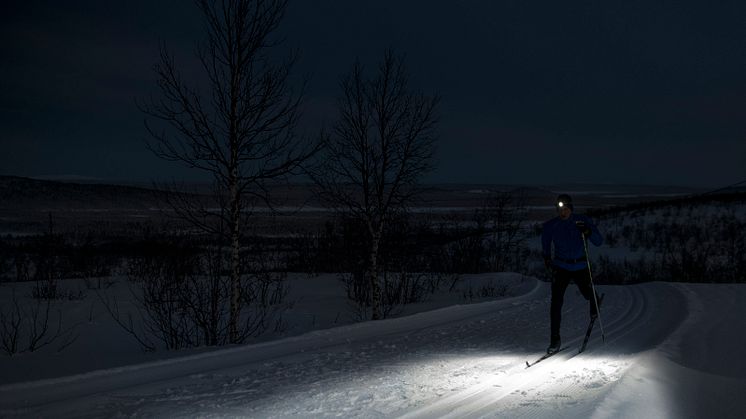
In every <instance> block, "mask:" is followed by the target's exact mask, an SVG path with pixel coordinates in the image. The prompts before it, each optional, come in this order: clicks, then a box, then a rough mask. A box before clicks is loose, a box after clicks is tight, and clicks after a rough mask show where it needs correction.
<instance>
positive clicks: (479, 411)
mask: <svg viewBox="0 0 746 419" xmlns="http://www.w3.org/2000/svg"><path fill="white" fill-rule="evenodd" d="M616 289H618V290H621V291H622V292H623V295H622V292H620V293H615V298H616V299H617V301H615V303H614V304H615V305H616V306H618V305H619V304H624V305H625V306H626V309H625V310H624V312H623V313H621V314H618V315H615V316H614V317H612V320H611V321H610V322H609V319H606V320H607V323H605V324H604V330H605V332H606V336H607V343H612V342H615V341H617V340H619V339H621V338H622V337H623V336H624V335H626V334H627V333H631V332H632V331H633V330H629V329H630V325H634V324H638V322H639V321H640V318H641V317H645V313H646V310H645V307H646V306H647V305H648V304H647V298H646V296H645V293H644V292H642V291H641V290H639V289H637V287H618V288H616ZM620 297H625V302H626V304H625V303H622V302H619V301H618V300H621V298H620ZM602 316H603V311H602ZM602 320H603V319H602ZM620 332H622V334H621V335H618V333H620ZM582 339H583V336H579V337H575V338H572V339H570V341H569V342H568V345H569V346H570V348H568V349H567V353H564V354H562V353H561V354H558V355H556V356H554V357H552V358H549V359H547V360H544V361H543V362H541V363H540V364H538V365H535V366H532V367H531V368H530V369H526V368H525V364H522V365H520V366H518V367H513V368H510V369H509V370H508V373H507V374H506V375H505V376H503V377H500V379H499V381H497V382H490V383H488V384H487V385H479V386H475V387H472V388H467V389H464V390H462V391H460V392H458V393H455V394H451V395H449V396H447V397H446V398H443V399H439V400H437V401H435V402H434V403H432V404H429V405H426V406H423V407H421V408H418V409H416V410H413V411H410V412H407V413H404V414H403V415H402V416H401V417H402V418H429V417H443V418H478V417H495V416H494V415H495V414H496V404H497V403H499V402H500V401H501V400H502V399H504V398H506V397H509V396H511V395H514V394H517V393H518V394H521V390H524V393H526V394H527V393H528V392H526V391H525V389H533V387H537V382H538V381H542V380H544V379H545V376H544V375H542V374H540V373H539V372H540V371H544V370H548V369H550V368H551V366H553V365H555V364H559V363H560V362H569V361H570V360H572V359H573V358H575V357H577V356H578V355H580V354H578V353H577V348H576V346H577V344H579V343H580V342H582ZM600 341H601V337H600V328H596V327H594V334H593V336H592V337H591V339H590V341H589V344H588V348H587V349H586V351H585V352H584V353H583V355H586V354H588V353H593V352H596V351H597V350H598V348H597V347H596V346H597V345H598V344H599V343H600ZM573 351H574V352H573ZM538 356H540V355H537V357H538ZM516 381H517V382H516ZM496 389H497V390H496ZM561 389H562V390H566V391H563V392H565V393H568V394H578V393H579V390H581V389H580V386H579V385H575V384H570V385H566V386H563V387H561ZM553 390H554V389H553ZM531 411H532V410H531V409H530V410H528V411H525V410H521V412H520V417H529V418H530V417H537V415H538V416H541V415H540V413H541V412H543V413H546V412H545V411H541V410H537V411H536V412H535V413H536V414H532V413H531ZM524 413H525V415H524ZM511 417H513V416H511Z"/></svg>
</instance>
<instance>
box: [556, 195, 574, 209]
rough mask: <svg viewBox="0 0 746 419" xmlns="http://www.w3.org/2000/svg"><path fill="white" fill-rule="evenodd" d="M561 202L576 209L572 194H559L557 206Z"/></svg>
mask: <svg viewBox="0 0 746 419" xmlns="http://www.w3.org/2000/svg"><path fill="white" fill-rule="evenodd" d="M560 202H561V203H562V205H566V206H568V207H570V209H574V208H573V206H572V198H571V197H570V195H567V194H561V195H560V196H558V197H557V206H559V204H560Z"/></svg>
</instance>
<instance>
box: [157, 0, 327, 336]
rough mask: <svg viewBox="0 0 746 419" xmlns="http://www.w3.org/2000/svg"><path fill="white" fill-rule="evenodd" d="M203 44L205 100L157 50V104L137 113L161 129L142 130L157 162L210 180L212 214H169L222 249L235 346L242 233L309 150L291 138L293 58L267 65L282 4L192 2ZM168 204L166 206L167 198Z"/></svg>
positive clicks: (282, 0)
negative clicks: (226, 255) (217, 240)
mask: <svg viewBox="0 0 746 419" xmlns="http://www.w3.org/2000/svg"><path fill="white" fill-rule="evenodd" d="M197 5H198V6H199V8H200V10H201V12H202V14H203V16H204V21H205V23H206V32H207V42H206V44H205V45H204V46H203V47H202V48H200V49H199V51H198V58H199V60H200V62H201V65H202V69H203V70H204V72H205V74H206V76H207V81H208V83H207V88H206V90H207V93H206V94H201V92H200V90H199V89H198V88H197V87H196V86H198V85H199V84H198V83H196V82H195V83H193V84H191V85H190V84H189V83H187V82H185V81H184V80H183V79H182V77H181V75H180V74H179V71H178V68H177V65H176V64H175V62H174V59H173V58H172V56H171V55H170V54H169V53H168V52H167V51H166V50H165V49H163V50H162V52H161V59H160V62H159V63H158V64H157V65H156V67H155V71H156V73H157V75H158V77H159V80H158V86H159V88H160V98H159V99H151V101H150V102H149V104H148V105H146V106H144V107H143V111H144V112H145V113H146V114H147V115H149V116H151V117H154V118H156V120H159V121H161V122H165V123H166V124H165V125H166V128H170V129H168V130H165V131H164V130H158V129H156V128H155V127H154V126H153V124H152V123H149V122H148V121H146V125H147V128H148V131H149V133H150V134H151V136H152V138H153V140H152V141H151V142H150V144H149V147H150V149H151V150H152V151H153V152H154V153H155V154H156V155H157V156H159V157H161V158H163V159H165V160H169V161H176V162H181V163H183V164H185V165H186V166H187V167H189V168H194V169H198V170H201V171H203V172H206V173H207V174H209V175H210V176H211V177H212V179H213V197H214V198H215V201H216V203H217V208H218V210H217V211H215V210H211V209H210V208H209V206H205V205H204V203H202V204H201V205H199V204H195V202H194V199H192V198H189V197H185V196H184V195H178V194H174V195H172V200H171V201H170V203H171V204H172V206H173V209H174V210H176V212H177V214H179V215H180V216H181V217H183V218H184V219H185V220H187V221H189V222H190V223H191V224H192V225H193V226H194V227H196V228H197V229H199V230H201V231H203V232H206V233H213V234H217V235H218V236H219V237H221V238H222V241H223V243H226V245H227V246H228V247H229V248H230V252H231V256H230V278H231V285H230V289H231V298H230V310H229V327H228V328H229V332H228V333H229V336H230V339H229V340H230V342H231V343H236V342H237V341H238V340H240V336H241V333H240V332H239V330H238V324H239V317H240V316H241V309H242V308H241V305H242V301H244V300H245V298H243V296H242V295H241V289H242V287H241V280H242V272H241V269H240V246H241V244H240V243H241V237H242V228H244V227H245V226H246V225H247V224H248V217H249V216H250V211H249V210H250V209H251V207H252V206H253V205H255V204H256V203H257V202H261V203H264V204H266V205H268V206H270V207H271V202H270V196H269V189H268V186H267V182H269V181H277V180H281V179H286V177H287V176H288V175H290V174H291V173H292V172H293V171H294V170H296V169H297V168H298V167H299V166H300V165H301V163H302V162H304V161H305V160H306V159H308V158H309V157H310V156H311V155H312V154H313V153H315V151H316V150H317V149H318V147H315V146H305V145H304V144H303V143H302V142H301V140H299V139H298V138H297V136H296V135H295V131H296V125H297V122H298V118H299V105H300V100H301V97H302V94H301V93H298V94H294V93H293V91H292V90H291V89H290V87H289V84H290V82H289V76H290V70H291V68H292V65H293V61H294V59H289V60H288V61H286V62H282V63H280V64H273V63H272V62H271V60H270V58H269V52H270V51H271V50H272V48H273V47H275V46H276V43H275V42H274V41H273V39H272V37H271V35H272V33H273V32H274V31H275V30H276V29H277V28H278V25H279V24H280V21H281V20H282V17H283V15H284V13H285V9H286V5H287V0H200V1H197ZM174 196H175V197H174Z"/></svg>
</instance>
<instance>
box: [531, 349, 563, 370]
mask: <svg viewBox="0 0 746 419" xmlns="http://www.w3.org/2000/svg"><path fill="white" fill-rule="evenodd" d="M567 348H568V347H567V346H564V347H562V348H559V349H558V350H557V351H556V352H552V353H548V354H544V355H542V356H541V358H539V359H537V360H536V361H534V362H528V361H526V368H531V367H533V366H534V365H536V364H538V363H539V362H541V361H543V360H545V359H547V358H551V357H552V356H554V355H557V354H558V353H560V352H562V351H564V350H565V349H567Z"/></svg>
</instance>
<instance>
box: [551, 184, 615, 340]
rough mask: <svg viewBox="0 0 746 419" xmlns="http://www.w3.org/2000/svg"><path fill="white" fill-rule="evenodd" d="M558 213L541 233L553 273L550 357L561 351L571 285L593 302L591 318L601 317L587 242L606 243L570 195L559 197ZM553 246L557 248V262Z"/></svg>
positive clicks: (555, 250)
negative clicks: (564, 310)
mask: <svg viewBox="0 0 746 419" xmlns="http://www.w3.org/2000/svg"><path fill="white" fill-rule="evenodd" d="M557 212H558V214H559V215H558V216H557V217H555V218H552V219H551V220H549V221H547V222H545V223H544V226H543V229H542V233H541V246H542V251H543V256H544V264H545V265H546V267H547V269H549V270H550V271H551V272H552V303H551V307H550V310H549V311H550V318H551V329H550V343H549V348H547V353H548V354H552V353H555V352H557V351H559V350H560V348H561V339H560V323H561V321H562V304H563V302H564V297H565V291H566V290H567V286H568V285H569V284H570V281H572V280H574V281H575V284H576V285H577V286H578V289H579V290H580V293H581V294H582V295H583V297H585V299H586V300H588V301H589V302H590V315H591V318H594V317H596V316H598V312H597V310H596V301H598V294H596V298H595V299H594V298H593V291H592V287H591V277H590V271H589V269H588V261H587V259H586V254H585V244H584V243H583V240H585V239H588V240H590V242H591V243H593V244H595V245H596V246H600V245H601V244H602V243H603V237H602V236H601V233H599V231H598V228H596V226H595V224H593V221H592V220H591V219H590V217H587V216H585V215H579V214H573V204H572V198H571V197H570V196H569V195H566V194H562V195H559V196H558V197H557ZM552 244H553V245H554V257H553V258H552ZM594 300H595V301H594ZM599 304H600V303H599Z"/></svg>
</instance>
